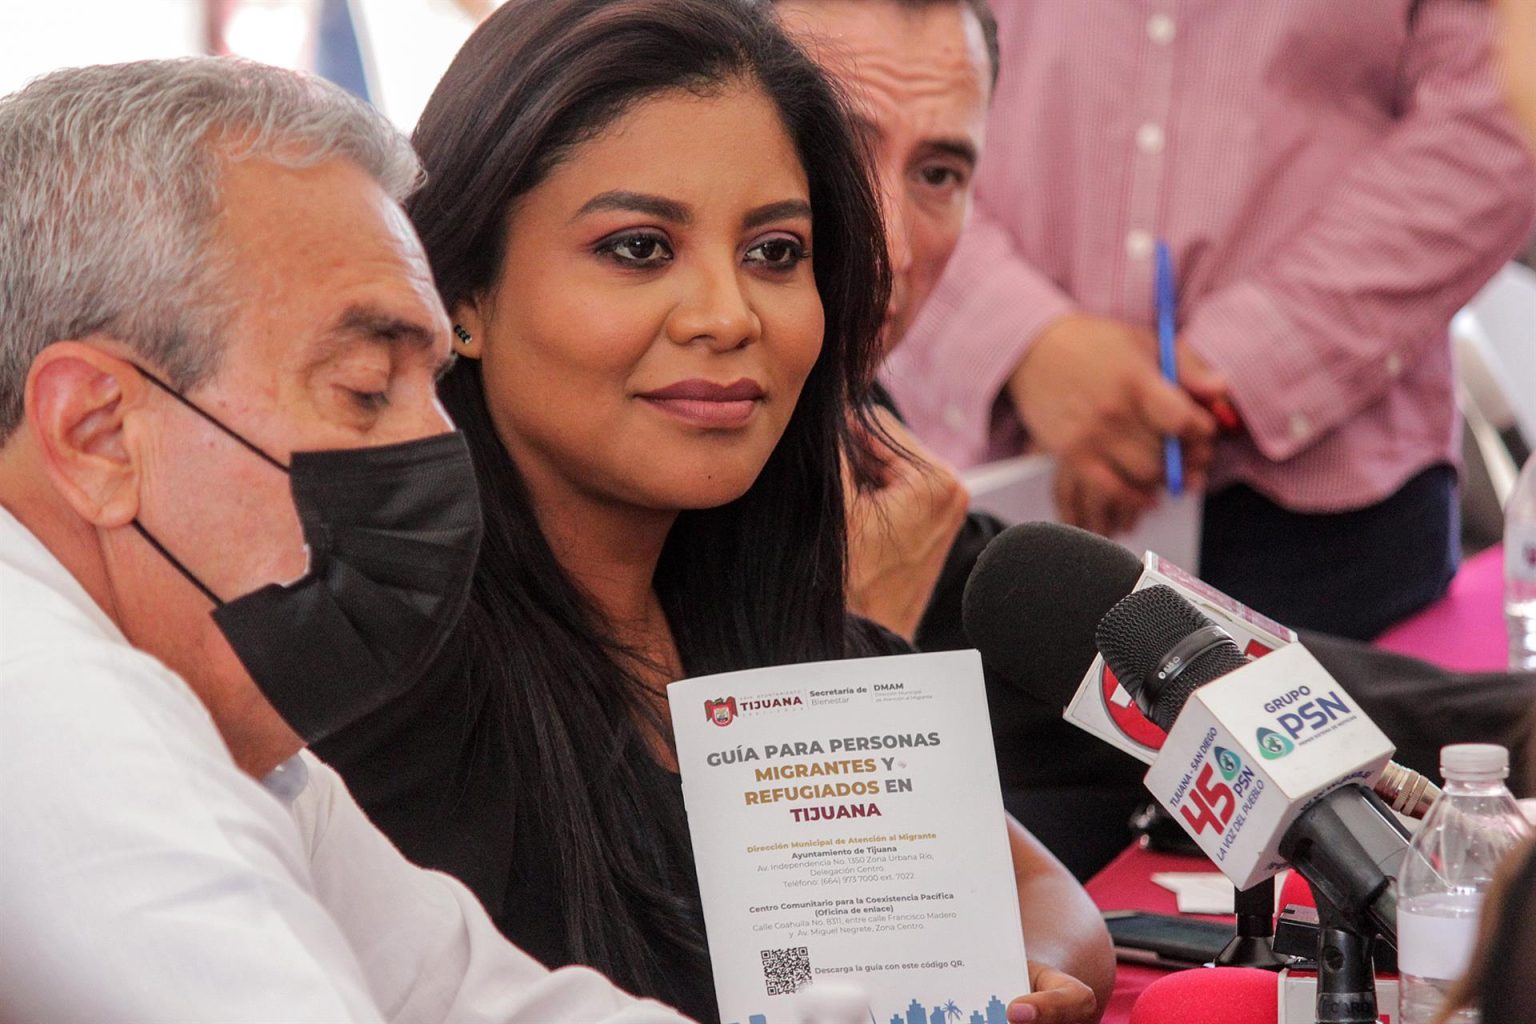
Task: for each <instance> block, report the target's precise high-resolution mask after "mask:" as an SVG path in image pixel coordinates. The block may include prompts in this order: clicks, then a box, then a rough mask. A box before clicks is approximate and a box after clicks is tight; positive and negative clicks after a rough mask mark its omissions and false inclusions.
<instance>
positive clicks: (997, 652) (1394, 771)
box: [961, 522, 1439, 818]
mask: <svg viewBox="0 0 1536 1024" xmlns="http://www.w3.org/2000/svg"><path fill="white" fill-rule="evenodd" d="M1142 568H1143V567H1142V563H1141V560H1140V559H1138V558H1137V557H1136V556H1135V555H1133V554H1131V553H1130V552H1129V551H1127V550H1126V549H1125V548H1123V547H1121V546H1120V545H1119V544H1116V543H1114V542H1112V541H1109V540H1105V539H1104V538H1103V537H1100V536H1098V535H1097V534H1094V533H1089V532H1088V531H1086V530H1080V529H1077V528H1076V527H1072V526H1065V525H1062V524H1060V523H1048V522H1033V523H1022V524H1020V525H1017V526H1013V527H1010V528H1009V529H1007V530H1005V531H1003V532H1002V533H1001V534H999V535H998V536H997V538H996V539H994V540H993V541H992V543H991V544H989V545H988V546H987V548H986V550H985V551H983V552H982V554H981V557H980V558H978V559H977V561H976V567H975V569H974V570H973V571H972V572H971V577H970V580H969V581H968V582H967V583H966V587H965V594H964V599H963V603H962V609H961V610H962V621H963V623H964V626H965V633H966V636H967V637H969V639H970V641H971V644H972V645H973V646H975V647H976V648H977V649H978V650H979V651H980V652H981V657H982V661H983V662H984V663H985V664H986V666H987V669H988V671H989V672H991V673H993V675H994V676H995V677H997V678H1000V679H1005V680H1008V681H1009V682H1011V683H1012V684H1014V685H1015V686H1016V687H1018V689H1019V690H1020V692H1021V693H1022V694H1024V695H1025V696H1027V697H1029V698H1030V699H1033V700H1037V701H1040V702H1042V703H1044V704H1046V705H1048V706H1050V707H1053V708H1055V709H1057V710H1059V709H1061V708H1063V707H1065V706H1066V705H1067V703H1068V702H1069V701H1070V700H1071V699H1072V696H1073V694H1074V693H1075V692H1076V690H1077V687H1078V684H1079V683H1080V682H1081V681H1082V678H1083V675H1084V673H1085V672H1087V670H1088V666H1089V665H1090V664H1092V662H1093V659H1094V656H1095V654H1097V653H1098V649H1097V646H1096V644H1095V639H1094V631H1095V629H1096V627H1097V625H1098V623H1099V621H1100V620H1101V619H1102V618H1103V617H1104V616H1105V614H1106V613H1108V612H1109V610H1110V609H1111V608H1112V607H1113V606H1114V605H1115V603H1116V602H1118V601H1119V600H1120V599H1121V598H1123V597H1125V596H1126V595H1127V594H1128V593H1130V592H1131V590H1132V589H1133V588H1134V587H1135V586H1136V583H1137V581H1138V580H1139V579H1140V578H1141V575H1142ZM1239 653H1240V652H1239ZM1240 656H1241V655H1240ZM1228 663H1229V664H1231V665H1232V667H1234V668H1235V667H1236V664H1235V663H1231V662H1228ZM1353 670H1354V671H1357V672H1358V671H1365V670H1367V669H1364V668H1361V667H1358V666H1357V667H1354V668H1353ZM1116 674H1117V676H1118V677H1119V678H1120V679H1121V683H1122V686H1124V685H1125V684H1124V679H1125V677H1124V676H1119V673H1118V670H1117V672H1116ZM1218 674H1219V673H1218ZM1208 678H1215V676H1214V675H1212V676H1210V677H1208ZM1345 679H1346V681H1347V679H1348V677H1345ZM1125 689H1126V692H1127V693H1130V692H1132V691H1131V689H1130V687H1128V686H1126V687H1125ZM1180 706H1182V704H1180ZM1140 710H1141V711H1142V713H1143V714H1144V715H1146V716H1147V718H1148V719H1149V720H1151V721H1154V722H1156V719H1154V718H1153V717H1152V716H1151V715H1150V714H1148V709H1147V708H1145V707H1142V708H1140ZM1171 721H1172V720H1171V719H1169V722H1170V723H1171ZM1156 724H1160V725H1161V724H1162V723H1156ZM1165 728H1166V726H1165ZM1376 792H1377V794H1378V795H1379V796H1381V797H1382V799H1384V800H1386V801H1387V803H1388V804H1389V805H1390V806H1391V807H1392V809H1393V810H1395V811H1397V812H1398V813H1400V814H1406V815H1409V816H1410V817H1415V818H1422V817H1423V816H1424V815H1425V814H1426V813H1427V812H1428V810H1429V806H1430V804H1432V803H1433V802H1434V799H1435V797H1437V796H1438V795H1439V789H1438V787H1436V786H1435V785H1434V784H1433V783H1432V782H1430V781H1429V780H1428V779H1427V778H1425V777H1424V776H1423V775H1420V774H1419V773H1418V772H1415V771H1412V770H1410V769H1408V768H1404V767H1402V766H1401V765H1398V764H1395V763H1390V762H1389V763H1388V765H1387V767H1386V769H1385V770H1384V771H1383V772H1382V775H1381V777H1380V778H1379V779H1378V780H1377V782H1376Z"/></svg>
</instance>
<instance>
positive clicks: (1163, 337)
mask: <svg viewBox="0 0 1536 1024" xmlns="http://www.w3.org/2000/svg"><path fill="white" fill-rule="evenodd" d="M1177 303H1178V297H1177V293H1176V290H1175V286H1174V283H1173V251H1172V250H1171V249H1169V248H1168V243H1167V242H1164V241H1161V240H1159V241H1158V243H1157V362H1158V366H1159V368H1160V369H1161V370H1162V373H1163V379H1164V380H1166V381H1167V382H1168V383H1169V384H1172V385H1173V386H1174V387H1178V386H1179V367H1178V363H1177V361H1176V360H1175V357H1174V352H1173V340H1174V327H1173V319H1174V311H1175V309H1176V308H1177ZM1163 472H1164V474H1165V475H1166V476H1167V477H1168V493H1169V494H1171V495H1173V496H1174V497H1175V498H1177V497H1179V496H1180V495H1181V494H1183V493H1184V448H1183V446H1182V445H1181V444H1180V443H1179V439H1178V438H1177V437H1165V438H1163Z"/></svg>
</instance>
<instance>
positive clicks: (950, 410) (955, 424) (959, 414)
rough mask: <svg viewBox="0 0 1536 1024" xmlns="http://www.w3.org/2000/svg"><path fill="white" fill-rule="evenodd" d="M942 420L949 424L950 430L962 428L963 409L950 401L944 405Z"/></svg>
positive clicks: (963, 426) (963, 422) (963, 427)
mask: <svg viewBox="0 0 1536 1024" xmlns="http://www.w3.org/2000/svg"><path fill="white" fill-rule="evenodd" d="M944 422H945V423H947V424H948V425H949V429H951V430H964V429H965V410H963V409H961V408H960V407H959V406H958V405H956V404H955V403H953V402H950V403H949V404H948V405H946V406H944Z"/></svg>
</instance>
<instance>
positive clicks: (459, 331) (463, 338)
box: [453, 324, 473, 345]
mask: <svg viewBox="0 0 1536 1024" xmlns="http://www.w3.org/2000/svg"><path fill="white" fill-rule="evenodd" d="M453 336H454V337H455V338H458V339H459V344H460V345H468V344H469V343H470V341H471V340H473V339H472V338H471V336H470V333H469V332H468V331H466V330H465V329H464V328H462V327H460V326H459V325H458V324H454V325H453Z"/></svg>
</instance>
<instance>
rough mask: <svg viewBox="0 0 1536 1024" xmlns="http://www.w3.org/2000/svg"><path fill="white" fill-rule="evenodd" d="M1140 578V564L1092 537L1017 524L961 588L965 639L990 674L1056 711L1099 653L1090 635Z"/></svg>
mask: <svg viewBox="0 0 1536 1024" xmlns="http://www.w3.org/2000/svg"><path fill="white" fill-rule="evenodd" d="M1140 577H1141V560H1140V559H1139V558H1137V557H1136V556H1135V555H1133V554H1131V553H1130V552H1129V551H1127V550H1126V549H1125V548H1123V547H1121V546H1120V545H1118V544H1116V543H1114V542H1113V541H1110V540H1105V539H1104V538H1103V537H1100V536H1098V535H1097V534H1093V533H1089V532H1088V531H1086V530H1079V529H1077V528H1076V527H1072V526H1063V525H1061V524H1059V523H1045V522H1037V523H1021V524H1020V525H1018V526H1013V527H1010V528H1008V529H1007V530H1004V531H1003V532H1002V533H1000V534H998V535H997V537H996V538H995V539H994V540H993V541H992V543H991V544H989V545H987V549H986V550H985V551H983V552H982V553H981V557H980V558H978V559H977V560H976V567H975V568H974V569H973V570H971V578H970V580H969V581H967V583H966V585H965V598H964V602H963V604H962V609H961V614H962V616H963V622H964V624H965V635H966V636H967V637H968V638H969V639H970V641H971V644H972V646H974V647H975V648H976V649H977V650H979V651H980V652H981V657H982V661H983V662H985V664H986V666H987V668H988V670H989V671H990V672H992V673H993V674H994V675H996V676H998V677H1000V678H1002V679H1005V680H1007V681H1008V682H1010V683H1013V684H1014V685H1015V686H1017V687H1019V688H1020V689H1021V690H1022V691H1023V692H1025V693H1027V694H1029V695H1030V696H1032V697H1034V698H1036V699H1038V700H1041V701H1043V702H1044V703H1046V704H1047V705H1049V706H1051V707H1054V708H1058V709H1059V708H1062V707H1065V706H1066V704H1067V702H1068V701H1069V700H1071V699H1072V694H1073V693H1074V692H1075V691H1076V689H1077V685H1078V683H1080V682H1081V681H1082V678H1083V673H1085V672H1087V671H1088V666H1089V665H1091V664H1092V663H1093V659H1094V656H1095V655H1096V654H1097V653H1098V650H1097V648H1096V647H1094V641H1093V631H1094V627H1096V626H1097V625H1098V623H1099V620H1100V619H1101V618H1103V617H1104V613H1105V612H1107V611H1108V610H1109V609H1110V608H1111V607H1113V606H1114V604H1115V602H1116V601H1118V600H1120V599H1121V598H1122V597H1124V596H1125V595H1126V594H1127V593H1128V592H1129V591H1130V589H1131V588H1132V587H1134V586H1135V585H1136V581H1137V579H1139V578H1140Z"/></svg>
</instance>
